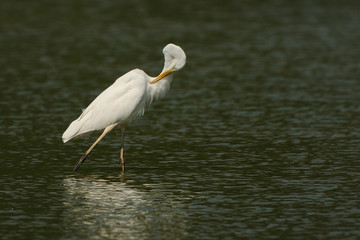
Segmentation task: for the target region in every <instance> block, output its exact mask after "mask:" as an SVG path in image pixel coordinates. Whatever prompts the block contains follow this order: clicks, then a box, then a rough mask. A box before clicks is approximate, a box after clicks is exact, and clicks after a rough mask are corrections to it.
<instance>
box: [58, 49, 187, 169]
mask: <svg viewBox="0 0 360 240" xmlns="http://www.w3.org/2000/svg"><path fill="white" fill-rule="evenodd" d="M163 53H164V58H165V63H164V68H163V70H162V71H161V73H160V75H159V76H157V77H150V76H148V75H147V74H146V73H145V72H144V71H142V70H140V69H134V70H132V71H130V72H128V73H126V74H124V75H123V76H121V77H119V78H118V79H117V80H116V81H115V82H114V83H113V84H112V85H111V86H110V87H108V88H107V89H105V90H104V91H103V92H102V93H101V94H100V95H99V96H97V97H96V98H95V99H94V101H92V103H90V105H89V106H88V107H87V108H86V109H85V110H84V111H83V113H82V114H81V115H80V116H79V118H77V119H76V120H74V121H73V122H72V123H71V124H70V126H69V127H68V128H67V129H66V131H65V132H64V133H63V135H62V140H63V142H64V143H66V142H67V141H69V140H71V139H73V138H75V137H79V136H81V135H83V134H86V133H89V132H92V131H98V130H104V131H103V133H102V134H101V135H100V137H99V138H98V139H97V140H96V141H95V142H94V143H93V145H91V147H90V148H89V149H88V150H87V151H86V152H85V154H84V155H83V156H82V157H81V158H80V160H79V162H78V164H77V165H76V166H75V168H74V170H73V171H74V172H75V171H77V170H78V169H79V168H80V166H81V164H82V163H83V162H84V161H85V160H86V157H87V156H88V155H89V154H90V152H91V150H93V148H94V147H95V146H96V144H97V143H98V142H100V140H101V139H102V138H103V137H104V136H105V135H106V134H107V133H108V132H110V131H111V130H113V129H114V127H116V126H119V127H120V129H121V149H120V161H121V171H122V173H124V171H125V161H124V133H125V127H126V125H127V124H128V123H129V122H130V121H132V120H133V119H134V118H136V117H138V116H142V115H143V114H144V112H145V109H146V108H147V107H148V106H149V105H150V104H151V103H152V101H154V100H157V99H159V98H162V97H164V96H165V94H166V93H167V92H168V91H169V88H170V84H171V82H172V79H173V77H174V72H176V71H178V70H180V69H182V68H183V67H184V66H185V63H186V55H185V52H184V51H183V50H182V49H181V48H180V47H179V46H177V45H175V44H168V45H166V46H165V48H164V49H163Z"/></svg>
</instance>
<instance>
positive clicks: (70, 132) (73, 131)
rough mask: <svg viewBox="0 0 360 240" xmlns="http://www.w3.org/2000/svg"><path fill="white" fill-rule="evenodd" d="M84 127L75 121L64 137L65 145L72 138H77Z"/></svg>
mask: <svg viewBox="0 0 360 240" xmlns="http://www.w3.org/2000/svg"><path fill="white" fill-rule="evenodd" d="M82 126H83V124H82V123H81V122H80V121H78V120H77V119H76V120H75V121H73V122H72V123H71V124H70V125H69V127H68V128H67V129H66V130H65V132H64V133H63V135H62V141H63V143H66V142H68V141H70V140H71V139H72V138H74V137H76V136H77V135H78V133H79V131H80V129H81V127H82Z"/></svg>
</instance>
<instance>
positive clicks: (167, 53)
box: [163, 43, 186, 71]
mask: <svg viewBox="0 0 360 240" xmlns="http://www.w3.org/2000/svg"><path fill="white" fill-rule="evenodd" d="M163 53H164V57H165V64H164V70H168V69H172V68H174V70H175V71H177V70H180V69H182V68H183V67H184V66H185V63H186V55H185V52H184V51H183V50H182V49H181V47H179V46H177V45H175V44H172V43H169V44H168V45H166V47H164V49H163Z"/></svg>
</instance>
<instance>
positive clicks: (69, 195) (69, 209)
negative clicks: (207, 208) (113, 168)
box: [64, 176, 186, 239]
mask: <svg viewBox="0 0 360 240" xmlns="http://www.w3.org/2000/svg"><path fill="white" fill-rule="evenodd" d="M64 186H65V201H64V204H65V213H64V215H65V216H64V221H65V222H64V226H65V228H66V229H67V230H68V231H67V232H68V233H71V236H65V238H69V237H75V238H78V237H86V238H92V239H94V238H101V239H119V237H121V238H122V239H139V238H145V237H149V236H151V237H152V238H157V239H159V238H163V239H176V238H179V237H183V236H185V235H186V212H184V208H183V207H182V204H181V202H179V200H178V199H181V196H176V199H175V196H171V195H168V194H167V193H166V192H164V191H160V189H159V188H160V186H156V185H151V186H143V187H145V188H144V189H145V190H139V189H138V188H136V187H132V186H131V185H129V184H127V183H122V182H118V181H108V180H103V179H99V178H97V177H94V176H92V177H84V178H76V177H69V178H67V179H65V180H64ZM179 197H180V198H179Z"/></svg>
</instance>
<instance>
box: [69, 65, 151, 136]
mask: <svg viewBox="0 0 360 240" xmlns="http://www.w3.org/2000/svg"><path fill="white" fill-rule="evenodd" d="M147 78H148V76H147V75H146V74H145V73H144V72H143V71H141V70H138V69H135V70H132V71H130V72H128V73H126V74H124V75H123V76H121V77H120V78H118V79H117V80H116V81H115V82H114V83H113V84H112V85H111V86H109V87H108V88H107V89H105V90H104V91H103V92H102V93H101V94H100V95H99V96H97V97H96V98H95V99H94V100H93V101H92V102H91V103H90V105H89V106H88V107H87V108H86V109H85V110H84V112H83V113H82V114H81V115H80V116H79V117H78V118H77V119H76V120H74V121H73V122H72V123H71V124H70V125H69V127H68V128H67V129H66V131H65V132H64V134H63V136H62V138H63V142H64V143H65V142H67V141H69V140H70V139H72V138H75V137H77V136H80V135H83V134H85V133H88V132H92V131H96V130H102V129H104V128H106V127H107V126H109V125H111V124H119V123H120V124H126V123H128V122H129V121H131V120H132V119H134V118H135V117H136V116H138V115H140V114H143V113H144V110H145V102H146V92H147V84H148V79H147Z"/></svg>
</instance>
